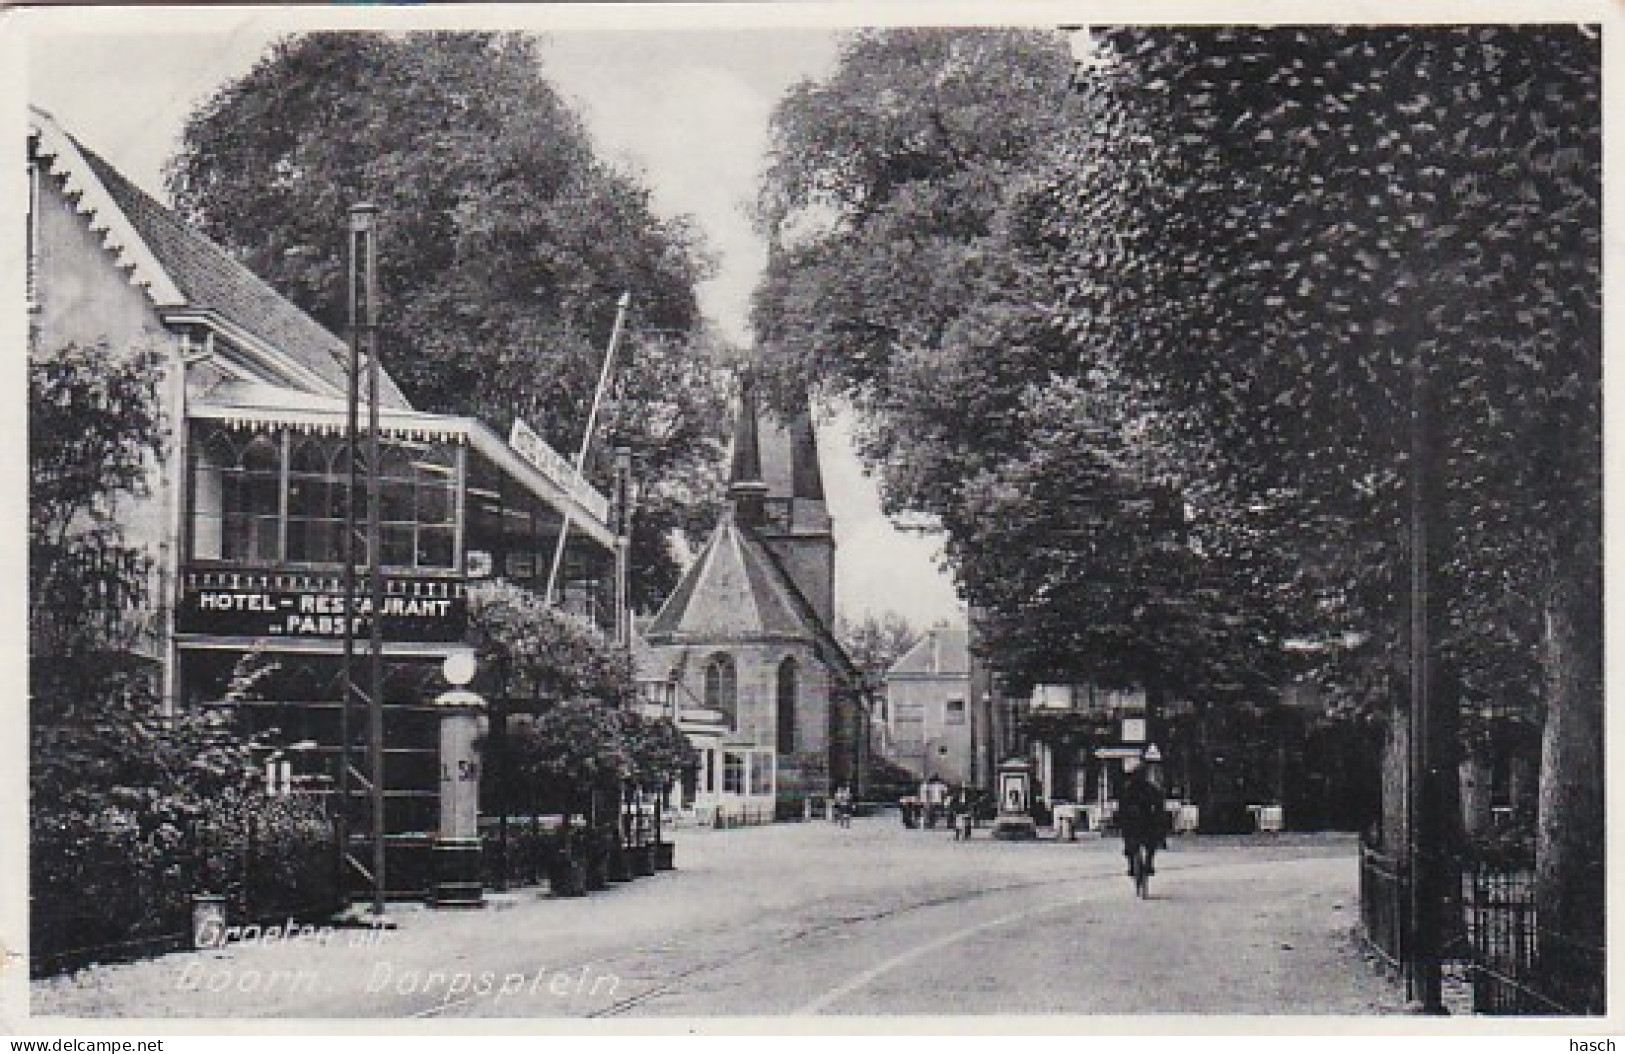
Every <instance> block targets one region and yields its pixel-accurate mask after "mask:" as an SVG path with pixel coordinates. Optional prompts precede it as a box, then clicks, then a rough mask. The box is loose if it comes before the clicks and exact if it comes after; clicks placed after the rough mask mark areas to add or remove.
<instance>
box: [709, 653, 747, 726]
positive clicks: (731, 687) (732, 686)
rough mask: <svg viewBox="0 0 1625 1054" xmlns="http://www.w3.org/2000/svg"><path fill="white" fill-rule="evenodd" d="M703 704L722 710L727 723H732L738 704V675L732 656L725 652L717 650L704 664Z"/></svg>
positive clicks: (711, 708) (712, 708)
mask: <svg viewBox="0 0 1625 1054" xmlns="http://www.w3.org/2000/svg"><path fill="white" fill-rule="evenodd" d="M705 705H706V708H707V709H710V710H720V711H722V713H723V714H725V715H726V716H727V719H728V724H730V725H732V724H733V723H734V715H735V714H736V713H737V712H738V706H739V677H738V672H737V671H736V670H735V668H734V660H733V656H732V655H729V654H728V653H726V652H718V653H717V654H715V655H713V656H711V659H710V661H709V662H707V663H706V664H705Z"/></svg>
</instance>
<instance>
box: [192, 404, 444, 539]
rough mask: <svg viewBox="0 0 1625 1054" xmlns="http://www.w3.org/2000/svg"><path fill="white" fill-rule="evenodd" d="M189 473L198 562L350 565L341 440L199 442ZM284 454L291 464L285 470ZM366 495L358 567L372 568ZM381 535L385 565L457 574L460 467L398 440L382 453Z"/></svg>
mask: <svg viewBox="0 0 1625 1054" xmlns="http://www.w3.org/2000/svg"><path fill="white" fill-rule="evenodd" d="M194 451H195V453H194V455H193V472H192V556H193V558H194V559H199V560H224V561H230V562H242V563H280V562H287V563H294V564H311V565H317V566H324V565H335V564H341V563H343V562H344V555H345V554H344V536H345V527H346V524H345V513H346V507H347V494H348V490H347V488H348V486H349V462H348V459H347V457H346V446H345V443H344V440H343V439H342V438H341V437H337V436H319V435H290V434H287V433H266V432H260V433H253V434H246V435H245V434H238V433H233V432H232V431H231V430H229V429H228V428H226V427H224V426H215V427H213V428H210V429H208V430H206V431H204V432H203V433H202V434H201V435H200V436H199V442H198V443H197V444H196V446H195V447H194ZM284 451H286V464H285V465H284V456H283V454H284ZM364 495H365V490H364V489H363V490H362V491H361V492H360V493H359V494H358V495H357V497H358V508H357V509H356V514H357V516H358V517H359V520H360V523H359V524H358V527H360V528H363V529H361V530H360V537H359V538H358V540H357V545H358V551H357V554H356V557H357V560H358V561H359V562H361V563H362V564H365V563H366V562H367V556H366V539H365V530H364V525H365V517H366V506H365V498H364ZM379 510H380V516H379V534H380V543H381V550H382V555H383V562H384V565H385V566H386V567H406V568H422V569H443V570H450V569H452V568H454V567H455V566H456V559H457V554H456V536H457V522H456V521H457V459H456V450H455V449H454V448H448V447H446V446H443V445H434V444H427V443H403V442H393V443H387V444H385V446H384V448H383V450H382V451H381V453H380V481H379Z"/></svg>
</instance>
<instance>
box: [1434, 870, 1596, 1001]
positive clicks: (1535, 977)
mask: <svg viewBox="0 0 1625 1054" xmlns="http://www.w3.org/2000/svg"><path fill="white" fill-rule="evenodd" d="M1462 885H1463V887H1464V888H1463V891H1462V892H1463V900H1464V902H1465V908H1466V912H1465V914H1466V920H1465V921H1466V926H1467V935H1468V941H1469V943H1470V945H1471V949H1472V960H1471V964H1470V967H1469V973H1470V975H1471V978H1472V991H1473V1011H1474V1012H1475V1013H1479V1014H1493V1015H1593V1014H1601V1013H1603V1011H1604V1002H1605V996H1604V992H1605V983H1604V978H1605V955H1604V951H1603V949H1602V948H1601V947H1600V946H1598V945H1595V944H1593V943H1591V942H1589V941H1586V940H1581V939H1577V938H1575V937H1573V936H1571V935H1567V934H1563V933H1558V932H1556V931H1554V930H1552V929H1550V928H1548V927H1544V926H1542V925H1541V924H1540V912H1539V910H1538V908H1537V906H1536V901H1535V875H1534V871H1533V869H1532V868H1528V867H1509V866H1507V865H1504V864H1490V863H1482V862H1480V863H1474V864H1473V865H1471V866H1470V867H1468V868H1467V869H1465V870H1464V872H1463V875H1462Z"/></svg>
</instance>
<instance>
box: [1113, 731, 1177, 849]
mask: <svg viewBox="0 0 1625 1054" xmlns="http://www.w3.org/2000/svg"><path fill="white" fill-rule="evenodd" d="M1123 768H1124V770H1125V771H1126V772H1127V773H1128V780H1127V782H1125V783H1124V784H1123V790H1122V792H1121V794H1120V795H1119V796H1118V804H1117V826H1118V829H1119V830H1120V831H1121V832H1122V834H1123V856H1124V857H1126V858H1127V860H1128V873H1129V875H1130V877H1132V876H1133V875H1134V856H1135V854H1136V853H1137V852H1139V850H1140V849H1142V848H1143V849H1144V850H1145V873H1146V874H1147V875H1154V874H1156V873H1157V870H1156V868H1155V867H1153V866H1152V865H1153V863H1154V862H1155V861H1156V858H1157V850H1158V849H1166V848H1167V847H1168V799H1167V796H1166V795H1164V794H1163V792H1162V788H1161V787H1159V786H1157V785H1156V784H1155V783H1153V782H1152V781H1151V777H1150V774H1149V773H1147V772H1146V768H1145V766H1144V765H1142V764H1140V760H1139V759H1138V758H1129V759H1127V760H1126V761H1124V763H1123Z"/></svg>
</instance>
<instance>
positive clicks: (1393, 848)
mask: <svg viewBox="0 0 1625 1054" xmlns="http://www.w3.org/2000/svg"><path fill="white" fill-rule="evenodd" d="M1388 715H1389V716H1388V730H1387V737H1386V739H1385V741H1384V745H1383V752H1382V817H1381V824H1380V827H1379V828H1378V844H1379V845H1381V846H1382V848H1383V851H1384V852H1387V853H1404V852H1405V851H1406V849H1407V847H1408V846H1409V845H1410V808H1409V805H1408V803H1407V801H1406V797H1405V795H1406V790H1407V789H1408V786H1409V783H1410V754H1411V727H1410V721H1409V720H1407V715H1406V711H1405V709H1404V707H1403V705H1400V704H1398V703H1397V702H1396V703H1395V704H1394V705H1392V706H1391V707H1390V708H1389V711H1388Z"/></svg>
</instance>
